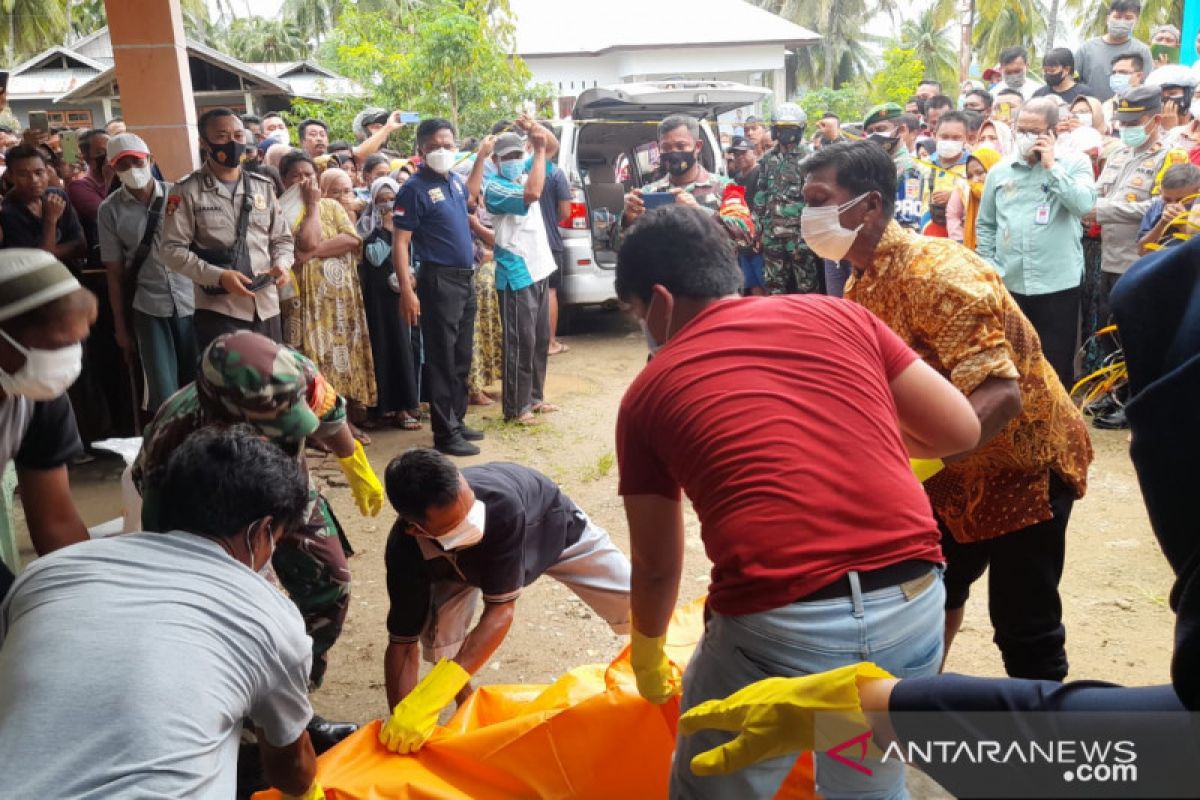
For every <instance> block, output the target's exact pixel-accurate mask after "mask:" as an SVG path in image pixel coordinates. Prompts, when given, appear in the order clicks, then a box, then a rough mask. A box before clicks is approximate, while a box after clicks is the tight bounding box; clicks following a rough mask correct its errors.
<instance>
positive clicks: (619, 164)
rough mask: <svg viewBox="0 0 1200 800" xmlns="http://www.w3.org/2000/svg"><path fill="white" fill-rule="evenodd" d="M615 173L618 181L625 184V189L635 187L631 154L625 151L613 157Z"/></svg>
mask: <svg viewBox="0 0 1200 800" xmlns="http://www.w3.org/2000/svg"><path fill="white" fill-rule="evenodd" d="M613 174H614V175H615V176H616V179H617V183H622V184H624V185H625V191H629V190H630V189H632V188H633V185H634V181H633V175H632V174H631V172H630V169H629V156H627V155H625V154H624V153H618V154H617V157H616V158H615V159H613Z"/></svg>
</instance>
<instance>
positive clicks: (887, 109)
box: [863, 103, 904, 128]
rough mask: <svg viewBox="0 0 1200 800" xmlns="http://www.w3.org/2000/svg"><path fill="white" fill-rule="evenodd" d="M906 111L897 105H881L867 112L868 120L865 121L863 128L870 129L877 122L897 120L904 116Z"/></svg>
mask: <svg viewBox="0 0 1200 800" xmlns="http://www.w3.org/2000/svg"><path fill="white" fill-rule="evenodd" d="M903 114H904V109H903V108H901V107H900V106H899V105H898V104H897V103H880V104H879V105H877V106H875V107H874V108H872V109H871V110H870V111H868V112H867V116H866V119H864V120H863V128H869V127H871V126H872V125H874V124H875V123H876V122H886V121H887V120H889V119H896V118H897V117H900V116H903Z"/></svg>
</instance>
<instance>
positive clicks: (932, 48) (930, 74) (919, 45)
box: [897, 0, 958, 86]
mask: <svg viewBox="0 0 1200 800" xmlns="http://www.w3.org/2000/svg"><path fill="white" fill-rule="evenodd" d="M953 19H954V3H953V2H945V0H942V2H937V3H934V4H933V5H932V6H929V7H928V8H926V9H925V10H924V11H922V12H921V14H920V16H918V17H917V18H916V19H909V20H905V21H904V23H903V24H902V25H901V26H900V39H899V41H898V43H897V46H899V47H900V48H901V49H902V50H915V51H916V53H917V57H918V58H920V59H921V62H922V63H924V64H925V77H926V78H933V79H934V80H937V81H940V82H941V83H942V85H943V86H952V85H954V84H956V83H958V47H957V45H956V43H955V42H954V41H952V40H951V38H950V36H949V33H950V23H951V21H952V20H953Z"/></svg>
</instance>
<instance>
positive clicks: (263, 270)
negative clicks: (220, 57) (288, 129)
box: [161, 108, 293, 350]
mask: <svg viewBox="0 0 1200 800" xmlns="http://www.w3.org/2000/svg"><path fill="white" fill-rule="evenodd" d="M197 127H198V128H199V130H200V149H201V151H202V152H203V153H204V155H205V162H204V166H202V167H201V168H200V169H198V170H197V171H195V172H193V173H192V174H191V175H188V176H187V177H185V178H183V179H182V180H180V181H179V182H178V183H176V184H175V186H174V187H173V188H172V190H171V194H170V195H169V196H168V197H167V205H166V208H165V209H164V211H163V214H164V218H163V232H162V254H161V255H162V261H163V263H164V264H166V265H167V267H169V268H170V269H173V270H175V271H176V272H178V273H180V274H182V275H184V276H186V277H188V278H191V279H192V281H193V282H194V283H195V284H196V313H195V318H194V325H195V330H196V339H197V346H198V348H199V349H201V350H202V349H204V347H206V346H207V345H208V344H209V342H211V341H212V340H213V339H215V338H217V337H218V336H220V335H221V334H223V333H232V332H233V331H239V330H250V331H254V332H255V333H260V334H262V335H264V336H266V337H268V338H270V339H273V340H274V341H276V342H280V341H282V340H283V330H282V326H281V324H280V317H279V292H278V289H279V287H282V286H284V285H286V284H287V283H288V281H290V280H291V266H292V248H293V244H292V234H291V231H289V230H288V226H287V222H286V221H285V220H284V217H283V215H282V214H281V213H280V209H279V203H278V201H277V200H276V199H275V191H274V185H273V184H272V183H271V180H270V178H267V177H264V176H262V175H257V174H254V173H252V172H248V171H245V170H243V169H242V167H241V163H242V155H243V153H244V152H245V149H246V141H245V139H246V131H245V129H244V128H243V127H242V121H241V120H240V119H239V118H238V117H237V115H236V114H234V113H233V112H232V111H230V110H229V109H227V108H216V109H212V110H211V111H207V112H205V113H204V114H203V115H202V116H201V117H200V121H199V123H198V124H197ZM243 213H247V214H248V216H249V221H248V225H247V227H246V232H245V237H244V243H243V246H241V247H236V245H237V243H238V242H237V239H238V235H237V233H238V221H239V219H240V217H241V216H242V214H243Z"/></svg>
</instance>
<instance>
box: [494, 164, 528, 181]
mask: <svg viewBox="0 0 1200 800" xmlns="http://www.w3.org/2000/svg"><path fill="white" fill-rule="evenodd" d="M498 169H499V172H500V176H501V177H503V178H504V179H505V180H510V181H512V182H513V183H516V182H518V181H519V180H521V176H522V175H524V174H525V159H523V158H513V159H510V160H508V161H501V162H500V166H499V168H498Z"/></svg>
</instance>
